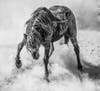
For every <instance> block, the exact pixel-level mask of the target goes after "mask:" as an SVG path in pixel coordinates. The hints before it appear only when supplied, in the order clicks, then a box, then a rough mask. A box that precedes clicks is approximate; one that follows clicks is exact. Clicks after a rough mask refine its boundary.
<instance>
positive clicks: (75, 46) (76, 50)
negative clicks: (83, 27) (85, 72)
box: [71, 37, 82, 71]
mask: <svg viewBox="0 0 100 91" xmlns="http://www.w3.org/2000/svg"><path fill="white" fill-rule="evenodd" d="M71 42H72V44H73V46H74V51H75V54H76V57H77V62H78V64H77V65H78V70H80V71H82V64H81V61H80V50H79V46H78V42H77V39H76V37H72V38H71Z"/></svg>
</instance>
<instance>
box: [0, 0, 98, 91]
mask: <svg viewBox="0 0 100 91" xmlns="http://www.w3.org/2000/svg"><path fill="white" fill-rule="evenodd" d="M53 5H64V6H67V7H69V8H70V9H71V10H72V11H73V13H74V15H75V17H76V22H77V31H78V42H79V46H80V52H81V55H80V56H81V60H82V64H83V66H84V67H86V70H87V73H85V74H83V75H82V77H83V82H80V80H79V73H78V71H77V68H76V65H77V60H76V58H75V57H76V56H75V53H74V50H73V46H72V44H71V43H70V42H69V47H68V46H66V45H61V44H63V39H61V40H59V41H58V42H56V43H55V52H54V53H53V55H52V57H51V58H50V62H51V64H52V66H51V67H50V69H51V71H52V73H51V75H50V79H51V82H50V84H48V83H47V82H46V81H45V80H44V79H43V77H44V65H43V60H42V59H43V53H44V50H43V49H44V48H43V47H42V46H41V48H40V54H41V57H40V59H39V60H37V61H36V60H34V59H32V57H31V55H30V53H29V52H27V51H26V49H25V48H24V49H23V51H22V53H21V55H22V57H21V59H22V63H23V66H22V68H21V69H20V70H18V69H17V68H16V67H15V55H16V51H17V44H18V43H19V42H20V41H21V40H22V38H23V33H24V32H25V27H26V26H25V22H26V21H27V20H28V19H29V18H30V16H31V13H32V12H34V10H35V9H37V8H38V7H41V6H45V7H48V8H49V7H50V6H53ZM0 91H100V1H99V0H0Z"/></svg>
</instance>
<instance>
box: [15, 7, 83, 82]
mask: <svg viewBox="0 0 100 91" xmlns="http://www.w3.org/2000/svg"><path fill="white" fill-rule="evenodd" d="M26 25H27V27H26V33H25V34H24V37H23V40H22V41H21V42H20V43H19V44H18V50H17V55H16V58H15V60H16V67H17V68H20V67H21V66H22V62H21V60H20V52H21V50H22V48H23V46H24V45H26V49H27V50H28V51H30V53H31V55H32V57H33V58H34V59H38V58H39V48H40V45H43V46H44V48H45V54H44V59H43V60H44V67H45V79H46V80H47V81H49V71H48V63H49V58H50V56H51V55H52V53H53V51H54V45H53V43H54V42H55V41H57V40H59V39H60V38H61V37H64V40H65V44H67V43H68V41H69V39H70V40H71V42H72V44H73V47H74V51H75V54H76V58H77V63H78V64H77V68H78V70H79V71H82V64H81V61H80V51H79V46H78V42H77V28H76V20H75V16H74V14H73V12H72V11H71V10H70V9H69V8H68V7H65V6H53V7H50V8H49V9H47V8H46V7H40V8H38V9H37V10H36V11H34V12H33V13H32V16H31V18H30V19H29V20H28V21H27V22H26Z"/></svg>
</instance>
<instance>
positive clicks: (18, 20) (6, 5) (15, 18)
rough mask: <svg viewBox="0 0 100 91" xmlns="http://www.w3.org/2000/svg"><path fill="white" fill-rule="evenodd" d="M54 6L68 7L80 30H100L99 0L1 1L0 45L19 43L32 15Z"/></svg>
mask: <svg viewBox="0 0 100 91" xmlns="http://www.w3.org/2000/svg"><path fill="white" fill-rule="evenodd" d="M53 5H65V6H68V7H69V8H70V9H71V10H72V11H73V12H74V14H75V16H76V19H77V27H78V29H79V30H80V29H81V30H87V29H90V30H95V31H99V30H100V1H99V0H0V44H1V45H2V43H3V44H7V43H8V44H11V43H14V40H16V41H18V40H19V39H20V36H22V33H23V32H24V31H25V26H24V24H25V22H26V21H27V20H28V18H29V17H30V16H31V13H32V12H34V10H35V9H37V8H38V7H41V6H46V7H48V8H49V7H50V6H53ZM5 36H6V38H8V39H9V41H8V40H7V41H6V38H5ZM21 38H22V37H21ZM3 41H5V43H4V42H3ZM15 43H16V42H15Z"/></svg>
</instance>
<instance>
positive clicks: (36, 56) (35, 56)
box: [32, 52, 40, 60]
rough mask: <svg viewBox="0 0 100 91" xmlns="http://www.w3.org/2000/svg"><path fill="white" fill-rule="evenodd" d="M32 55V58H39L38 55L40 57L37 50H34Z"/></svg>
mask: <svg viewBox="0 0 100 91" xmlns="http://www.w3.org/2000/svg"><path fill="white" fill-rule="evenodd" d="M32 57H33V58H34V59H36V60H37V59H39V57H40V55H39V53H37V52H34V53H33V54H32Z"/></svg>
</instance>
